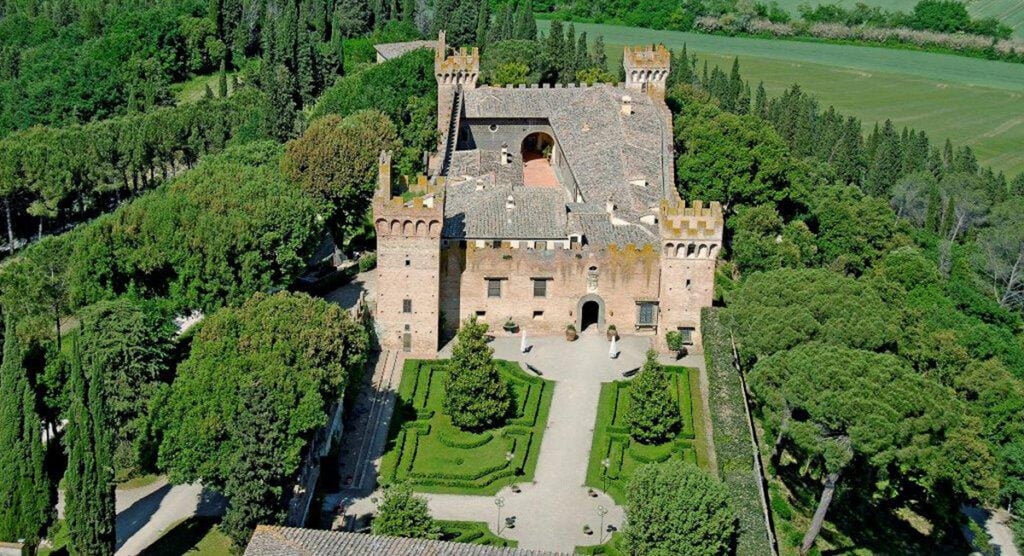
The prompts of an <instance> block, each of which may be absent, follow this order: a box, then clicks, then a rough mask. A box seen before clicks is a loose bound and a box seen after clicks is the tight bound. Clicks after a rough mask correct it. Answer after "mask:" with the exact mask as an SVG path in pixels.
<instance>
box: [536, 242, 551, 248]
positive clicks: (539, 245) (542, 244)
mask: <svg viewBox="0 0 1024 556" xmlns="http://www.w3.org/2000/svg"><path fill="white" fill-rule="evenodd" d="M533 248H534V249H547V248H548V242H546V241H537V242H534V244H533Z"/></svg>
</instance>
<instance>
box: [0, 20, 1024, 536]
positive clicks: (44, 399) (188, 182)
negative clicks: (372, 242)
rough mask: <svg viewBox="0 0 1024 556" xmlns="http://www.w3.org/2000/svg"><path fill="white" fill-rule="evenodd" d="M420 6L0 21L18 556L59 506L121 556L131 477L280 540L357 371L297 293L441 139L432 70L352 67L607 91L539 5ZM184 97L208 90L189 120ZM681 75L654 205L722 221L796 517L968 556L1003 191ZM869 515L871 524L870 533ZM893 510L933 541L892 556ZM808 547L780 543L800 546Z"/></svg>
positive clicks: (946, 159)
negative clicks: (193, 495) (376, 190)
mask: <svg viewBox="0 0 1024 556" xmlns="http://www.w3.org/2000/svg"><path fill="white" fill-rule="evenodd" d="M435 1H436V2H437V5H434V6H429V5H427V4H426V3H424V2H421V1H401V2H396V1H393V2H383V1H372V2H367V1H364V0H338V1H334V0H306V1H301V2H284V3H277V2H272V1H269V0H268V1H255V2H241V1H239V0H215V1H211V2H199V1H197V2H192V3H190V2H184V3H178V2H171V3H168V2H157V1H155V0H154V1H141V0H140V1H110V2H86V1H77V0H64V1H56V2H51V1H47V2H42V1H37V0H20V1H10V0H8V1H3V2H0V64H2V65H0V133H2V136H0V199H2V200H3V209H4V210H3V211H2V213H3V214H2V216H3V219H4V221H5V228H3V229H0V230H2V231H3V234H2V235H3V236H4V237H5V239H6V242H4V243H6V249H5V255H6V259H5V260H4V261H3V263H2V265H0V306H2V309H3V316H4V321H5V327H4V334H3V341H4V350H3V361H2V364H0V414H2V416H3V419H2V420H0V444H2V445H4V446H11V447H12V449H10V450H5V451H3V452H2V453H0V470H3V474H4V475H5V476H11V477H19V478H20V479H19V480H14V481H6V482H5V483H4V484H3V485H0V539H3V540H6V539H16V538H24V539H27V541H28V542H29V544H36V543H37V542H39V541H40V539H42V538H43V537H44V536H45V535H46V534H47V530H48V527H49V526H50V525H51V524H52V523H53V522H54V519H55V515H54V512H53V509H52V508H53V501H54V500H55V497H56V485H57V484H58V483H59V482H60V481H61V479H62V478H63V479H64V488H65V489H66V491H68V506H67V515H66V518H65V519H66V522H67V525H68V529H69V533H70V535H69V536H70V541H69V543H70V544H69V550H70V551H71V553H73V554H79V553H88V554H110V553H112V552H113V542H114V541H113V539H114V537H113V523H112V521H111V519H112V516H113V507H112V503H113V491H112V488H113V486H112V485H113V484H114V481H120V480H123V479H127V478H130V477H133V476H138V475H140V474H143V473H149V472H163V473H167V474H169V476H170V477H172V479H173V480H175V481H193V480H202V481H203V482H204V484H206V485H208V486H210V487H211V488H214V489H216V490H218V491H220V492H222V493H224V494H225V495H227V497H228V504H229V505H228V514H227V515H226V516H225V519H224V522H223V524H222V525H221V527H222V529H223V530H224V531H225V532H226V533H228V534H229V535H230V536H231V538H232V539H233V540H234V541H235V542H236V543H237V544H238V545H239V546H242V545H244V543H245V541H246V539H247V538H248V535H249V531H250V530H251V527H252V526H253V525H254V524H255V523H257V522H262V521H280V519H282V512H283V509H284V507H285V505H286V503H287V499H288V496H289V495H288V493H289V492H290V488H289V486H288V485H289V484H290V483H289V481H290V480H291V479H292V478H293V477H294V475H295V473H296V472H297V470H298V467H299V465H300V463H301V460H302V457H303V453H304V452H303V451H304V449H305V448H306V446H307V445H308V443H309V442H310V440H311V439H312V437H313V435H314V434H315V432H316V430H317V429H318V428H319V427H320V426H321V425H323V424H324V423H325V422H326V419H327V417H326V410H327V408H328V407H329V406H330V404H332V403H333V402H335V401H337V399H338V396H339V395H341V393H342V392H343V391H344V389H345V386H346V384H350V383H352V382H353V381H354V380H356V379H357V378H358V376H359V374H360V372H361V371H362V365H363V363H364V361H365V359H366V354H367V351H368V349H369V345H370V340H369V338H368V336H367V334H366V332H365V331H364V329H363V327H362V326H361V325H360V324H358V323H356V322H355V321H354V320H353V319H352V318H351V317H350V316H348V315H347V314H345V313H344V312H342V311H340V310H338V309H337V308H335V307H334V306H333V305H328V304H327V303H326V302H324V301H322V300H318V299H315V298H311V297H308V296H306V295H304V294H298V293H289V292H288V291H287V290H288V289H289V287H290V286H291V285H293V284H294V282H295V280H296V278H297V277H298V276H299V275H300V274H301V273H302V272H303V271H304V270H305V269H306V267H307V263H308V261H309V259H310V257H311V255H312V254H313V251H314V249H315V248H316V247H317V245H318V244H319V243H320V242H321V240H322V239H323V237H324V236H325V234H330V235H332V236H333V237H334V239H335V241H336V243H337V244H339V245H340V246H342V248H350V247H351V246H352V245H356V244H359V243H363V244H365V243H366V242H367V241H368V240H369V239H371V238H372V226H368V225H367V220H366V216H367V214H366V207H367V206H368V205H369V199H370V196H371V195H372V192H373V187H374V182H375V172H376V152H377V151H378V150H379V149H381V148H392V149H395V151H396V153H397V156H396V161H395V163H396V166H397V169H398V171H399V173H401V174H415V173H416V172H421V171H423V170H424V168H423V167H422V165H423V156H422V154H423V152H424V151H426V150H431V149H432V148H433V147H434V145H435V144H436V141H437V135H436V122H435V120H434V118H435V104H436V100H435V98H436V97H435V95H436V89H435V85H434V80H433V79H432V73H433V68H432V64H433V57H432V56H431V55H430V53H429V52H426V51H420V52H414V53H412V54H410V55H407V56H404V57H402V58H400V59H397V60H393V61H389V62H387V63H385V64H381V65H375V64H374V63H373V62H374V51H373V48H372V45H373V44H374V43H376V42H388V41H395V40H404V39H412V38H419V37H424V36H432V35H433V34H434V33H435V32H436V31H437V30H438V29H441V28H445V29H447V30H448V31H449V37H450V38H451V41H452V42H453V44H456V45H480V46H482V48H483V51H482V52H483V59H482V76H483V79H484V80H485V81H486V82H488V83H493V84H507V83H538V82H545V83H556V82H562V83H568V82H576V81H583V82H590V83H593V82H598V81H600V82H615V81H618V80H619V71H620V70H619V69H618V68H611V67H609V63H608V60H607V59H606V57H605V50H604V46H603V41H602V40H601V38H600V37H587V36H586V35H585V34H583V33H581V34H579V35H577V34H576V32H575V29H574V28H573V26H572V24H564V25H563V24H562V23H561V22H553V23H552V26H551V31H550V33H549V34H547V36H541V35H538V32H537V27H536V22H535V20H534V15H533V11H534V10H544V9H547V8H548V7H549V6H548V5H542V4H541V3H539V2H536V3H531V2H530V1H529V0H525V1H522V2H515V3H499V4H497V5H494V6H492V5H491V4H490V3H488V2H480V1H479V0H435ZM588 5H599V4H588ZM654 8H655V6H651V13H657V12H656V11H654ZM433 13H443V14H446V15H447V17H446V18H434V17H432V14H433ZM605 13H606V15H607V16H608V17H619V16H618V15H616V13H617V12H615V10H613V9H612V8H611V7H609V9H608V11H607V12H605ZM805 15H806V14H805ZM194 76H207V77H210V76H218V79H217V82H218V83H219V85H218V86H217V87H216V90H210V89H208V91H207V94H206V95H205V96H206V97H207V98H205V99H203V100H200V101H199V102H197V103H194V104H184V103H180V102H179V101H178V100H177V99H176V98H175V95H174V94H173V92H174V90H175V87H176V85H177V84H178V83H180V82H182V81H185V80H187V79H190V78H192V77H194ZM671 79H672V83H671V89H670V93H669V103H670V107H671V108H672V110H673V112H674V113H675V115H676V119H675V133H676V138H675V139H676V145H675V146H676V152H677V155H678V159H677V161H676V171H677V184H678V186H679V188H680V193H681V194H682V196H683V197H684V198H687V199H694V198H699V199H705V200H720V201H721V202H722V203H723V206H724V207H725V210H726V216H727V238H726V241H727V252H726V256H725V258H724V260H723V261H722V263H721V265H720V269H719V272H718V276H717V288H716V289H717V293H718V297H719V299H718V303H720V304H721V305H723V306H724V307H725V311H726V315H727V321H728V323H729V327H730V329H731V331H732V333H733V334H734V335H735V339H736V341H737V343H738V345H739V348H740V354H741V359H742V361H743V363H744V366H745V368H746V369H747V371H748V373H749V380H750V387H751V391H752V393H753V396H754V402H755V404H756V410H757V414H758V419H759V422H760V425H761V426H762V427H763V432H764V436H763V439H764V444H765V446H764V448H765V451H766V454H765V456H766V459H767V460H768V461H769V463H770V467H771V471H772V473H773V475H774V476H775V477H776V478H777V480H778V481H780V482H781V484H783V485H784V486H785V488H786V490H787V492H789V493H791V495H790V496H789V498H790V499H791V500H793V501H794V504H795V505H796V506H797V508H798V510H801V511H803V510H809V511H804V513H805V514H806V515H807V516H809V514H810V513H812V512H813V511H814V507H815V504H817V501H818V496H819V494H821V493H824V494H825V496H824V497H823V498H822V499H823V500H829V499H831V500H832V502H831V506H830V507H828V508H827V509H828V512H827V514H822V515H824V516H826V518H827V519H829V521H830V522H832V524H833V526H834V527H836V528H838V529H840V530H841V531H842V532H843V533H844V534H846V535H848V536H850V537H851V538H852V539H853V540H852V542H853V543H854V544H855V545H857V546H862V547H866V548H873V549H876V550H878V549H879V548H880V546H882V545H881V544H880V543H883V542H885V543H890V544H888V545H887V546H905V547H906V551H908V552H914V551H917V550H920V549H921V548H922V547H926V548H934V547H937V546H950V545H957V543H959V542H962V541H958V540H957V535H958V534H959V533H958V525H959V523H960V520H961V518H960V514H959V511H958V505H959V504H960V503H962V502H966V503H980V504H983V505H986V506H989V507H995V506H1003V507H1010V508H1011V509H1012V508H1014V507H1015V504H1017V503H1018V501H1019V500H1020V498H1021V497H1022V496H1024V443H1022V441H1021V438H1024V430H1022V429H1024V382H1022V381H1024V345H1022V335H1021V334H1022V332H1021V330H1022V309H1024V283H1022V279H1024V221H1022V215H1024V176H1013V177H1010V176H1003V175H1001V174H995V173H993V172H992V171H991V170H989V169H987V168H981V167H979V165H978V163H977V161H976V159H975V157H974V155H973V153H972V152H971V150H970V148H969V147H966V146H957V145H955V144H953V143H951V142H949V141H934V140H933V139H931V138H929V137H928V136H927V135H926V134H924V133H923V132H919V131H915V130H910V129H897V128H896V127H895V126H894V125H893V124H892V123H890V122H885V123H883V124H881V125H878V126H874V127H873V128H871V129H864V127H863V126H862V124H861V122H859V121H857V120H856V119H853V118H849V117H846V116H844V115H842V114H840V113H838V112H837V111H836V110H834V109H833V108H831V107H829V108H823V107H821V106H819V105H818V103H817V102H816V101H815V100H814V99H813V98H812V97H810V96H808V95H806V94H805V93H803V92H802V91H801V90H800V89H799V87H797V86H794V87H793V88H792V89H790V90H789V91H787V92H786V93H785V94H784V95H782V96H780V97H778V98H768V97H767V95H766V94H765V92H764V89H763V87H760V86H752V85H751V84H749V83H747V82H746V81H744V80H743V78H742V74H741V70H740V65H739V63H738V62H737V63H736V64H735V65H734V66H733V67H732V68H728V69H727V70H723V69H720V68H717V67H710V68H709V67H707V65H706V64H702V63H700V62H699V61H698V60H697V59H696V58H694V57H692V56H690V55H689V54H688V53H687V52H686V51H685V50H684V51H682V52H676V53H673V71H672V74H671ZM229 82H230V83H231V87H228V83H229ZM894 116H896V115H895V114H894ZM26 243H29V244H28V245H25V244H26ZM192 311H201V312H202V313H204V314H205V315H207V316H206V319H205V320H204V321H203V322H202V323H201V324H199V325H198V327H197V328H194V329H192V330H189V331H184V332H182V331H179V330H178V329H177V328H176V327H175V326H174V323H173V318H174V317H176V316H182V315H187V314H189V313H191V312H192ZM267 338H274V339H275V342H269V341H267ZM339 362H344V363H339ZM226 377H227V378H226ZM296 377H301V380H295V378H296ZM229 408H230V411H229ZM226 411H227V413H224V412H226ZM64 420H69V421H70V423H71V425H70V426H68V427H67V428H66V429H65V428H64V427H62V425H61V423H62V422H63V421H64ZM209 421H217V422H220V423H221V426H220V427H212V428H208V427H204V426H202V423H204V422H209ZM75 424H77V425H78V426H75ZM40 429H42V430H44V431H46V432H47V436H46V438H49V439H51V440H49V441H46V442H43V441H40V436H39V434H38V432H39V430H40ZM253 438H257V439H258V440H259V441H258V442H252V439H253ZM675 473H676V472H675V471H672V472H666V475H665V477H663V478H662V479H664V481H667V482H668V483H672V484H674V482H679V481H683V482H691V481H695V482H700V480H699V479H692V478H689V477H688V476H677V475H676V474H675ZM658 480H659V479H658V478H657V475H656V474H654V473H652V475H651V481H652V485H654V486H657V482H658ZM652 488H654V487H653V486H652ZM808 497H809V498H808ZM808 500H810V502H809V503H808V502H807V501H808ZM801 501H803V502H804V504H803V506H801V505H800V504H799V502H801ZM684 502H685V501H680V502H679V503H680V504H682V503H684ZM723 504H724V502H723ZM808 504H809V505H808ZM826 506H827V505H826ZM868 507H870V508H872V509H873V510H872V512H873V513H872V515H875V514H878V515H884V516H887V518H886V520H881V521H880V523H884V524H886V527H887V529H886V530H885V531H884V533H879V534H878V535H877V536H875V537H871V538H869V537H870V535H865V534H864V531H872V529H871V527H877V526H878V525H877V523H869V524H868V525H865V524H864V523H862V522H858V521H857V519H856V516H857V515H864V514H866V513H868V512H866V510H864V508H868ZM908 510H909V511H913V512H914V513H915V514H916V515H919V516H922V518H923V519H924V520H926V521H927V522H928V523H930V524H932V525H934V527H933V529H932V530H931V531H932V532H931V533H930V534H928V535H924V534H917V535H916V536H915V535H913V534H907V533H905V531H903V529H901V528H900V526H899V525H898V524H899V523H900V518H899V517H897V516H901V515H905V512H906V511H908ZM652 511H653V510H652ZM807 521H808V520H807V519H805V520H803V521H801V522H799V523H796V521H794V523H795V525H794V524H790V523H788V522H783V523H782V524H780V528H781V529H780V530H781V531H782V534H783V536H784V538H783V542H787V543H790V544H791V545H794V546H797V545H805V544H806V546H807V547H808V548H810V547H811V546H812V545H813V541H814V540H815V535H816V533H817V531H816V529H815V525H814V524H813V523H811V524H810V525H808V524H807ZM890 523H892V524H895V525H892V527H888V525H889V524H890ZM786 527H789V529H786ZM887 535H888V536H887ZM805 536H806V538H807V539H806V541H805V539H804V537H805ZM1018 537H1021V538H1024V534H1022V535H1018ZM880 539H882V540H880ZM894 542H895V543H897V544H896V545H893V544H891V543H894ZM899 543H902V544H899Z"/></svg>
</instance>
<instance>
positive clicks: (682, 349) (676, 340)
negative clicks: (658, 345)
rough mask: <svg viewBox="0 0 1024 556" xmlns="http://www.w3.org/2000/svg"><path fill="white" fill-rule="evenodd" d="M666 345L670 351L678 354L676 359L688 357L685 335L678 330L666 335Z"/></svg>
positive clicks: (670, 331)
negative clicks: (684, 340)
mask: <svg viewBox="0 0 1024 556" xmlns="http://www.w3.org/2000/svg"><path fill="white" fill-rule="evenodd" d="M665 343H666V344H668V349H669V350H670V351H674V352H675V353H676V359H679V358H681V357H682V356H684V355H686V346H684V345H683V333H682V332H680V331H678V330H669V331H668V332H666V333H665Z"/></svg>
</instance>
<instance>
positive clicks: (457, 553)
mask: <svg viewBox="0 0 1024 556" xmlns="http://www.w3.org/2000/svg"><path fill="white" fill-rule="evenodd" d="M327 555H330V556H363V555H367V556H369V555H372V556H559V555H558V554H556V553H554V552H539V551H535V550H521V549H518V548H494V547H489V546H480V545H474V544H460V543H453V542H445V541H428V540H422V539H404V538H401V537H382V536H377V535H367V534H362V533H347V532H341V531H322V530H318V529H297V528H292V527H274V526H268V525H260V526H257V527H256V531H255V532H254V533H253V535H252V539H251V540H250V541H249V546H248V547H246V549H245V556H327ZM565 556H567V555H565Z"/></svg>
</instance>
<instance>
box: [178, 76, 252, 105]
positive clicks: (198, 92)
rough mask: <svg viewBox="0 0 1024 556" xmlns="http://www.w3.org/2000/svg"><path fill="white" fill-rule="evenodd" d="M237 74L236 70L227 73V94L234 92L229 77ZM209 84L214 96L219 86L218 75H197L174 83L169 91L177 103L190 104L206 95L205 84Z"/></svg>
mask: <svg viewBox="0 0 1024 556" xmlns="http://www.w3.org/2000/svg"><path fill="white" fill-rule="evenodd" d="M235 75H238V73H237V72H231V73H228V96H230V95H231V94H232V93H234V92H235V91H234V89H233V88H232V87H231V77H232V76H235ZM207 85H209V86H210V90H212V91H213V94H214V96H216V95H217V88H218V87H220V75H219V74H214V75H197V76H195V77H193V78H192V79H189V80H188V81H185V82H182V83H175V84H174V85H172V86H171V92H172V93H174V98H175V99H176V100H177V101H178V104H191V103H193V102H199V101H200V100H202V99H203V98H204V97H205V96H206V86H207Z"/></svg>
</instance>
